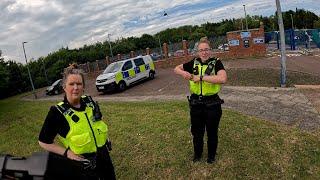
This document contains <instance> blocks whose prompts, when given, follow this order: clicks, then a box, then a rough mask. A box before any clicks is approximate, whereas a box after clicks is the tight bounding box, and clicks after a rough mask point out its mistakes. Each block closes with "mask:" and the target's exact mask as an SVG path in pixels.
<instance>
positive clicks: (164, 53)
mask: <svg viewBox="0 0 320 180" xmlns="http://www.w3.org/2000/svg"><path fill="white" fill-rule="evenodd" d="M162 48H163V55H164V58H165V59H168V44H167V43H163V45H162Z"/></svg>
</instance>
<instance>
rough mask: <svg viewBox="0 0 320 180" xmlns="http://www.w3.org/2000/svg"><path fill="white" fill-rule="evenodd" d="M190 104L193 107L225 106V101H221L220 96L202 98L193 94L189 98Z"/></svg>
mask: <svg viewBox="0 0 320 180" xmlns="http://www.w3.org/2000/svg"><path fill="white" fill-rule="evenodd" d="M188 101H189V104H190V105H191V106H192V105H217V104H223V103H224V101H223V99H220V97H219V96H218V94H214V95H210V96H201V95H196V94H191V96H190V97H189V96H188Z"/></svg>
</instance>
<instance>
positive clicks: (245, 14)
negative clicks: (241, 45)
mask: <svg viewBox="0 0 320 180" xmlns="http://www.w3.org/2000/svg"><path fill="white" fill-rule="evenodd" d="M243 9H244V16H245V18H246V29H247V31H248V20H247V12H246V5H243Z"/></svg>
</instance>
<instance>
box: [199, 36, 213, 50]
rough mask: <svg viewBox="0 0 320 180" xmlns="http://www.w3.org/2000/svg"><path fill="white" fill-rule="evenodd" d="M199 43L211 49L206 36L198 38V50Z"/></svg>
mask: <svg viewBox="0 0 320 180" xmlns="http://www.w3.org/2000/svg"><path fill="white" fill-rule="evenodd" d="M201 43H206V44H208V45H209V47H211V43H210V41H209V40H208V38H207V36H205V37H202V38H200V40H199V42H198V48H199V44H201Z"/></svg>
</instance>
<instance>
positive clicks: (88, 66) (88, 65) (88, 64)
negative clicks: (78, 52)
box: [87, 62, 90, 73]
mask: <svg viewBox="0 0 320 180" xmlns="http://www.w3.org/2000/svg"><path fill="white" fill-rule="evenodd" d="M87 68H88V73H90V63H89V62H87Z"/></svg>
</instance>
